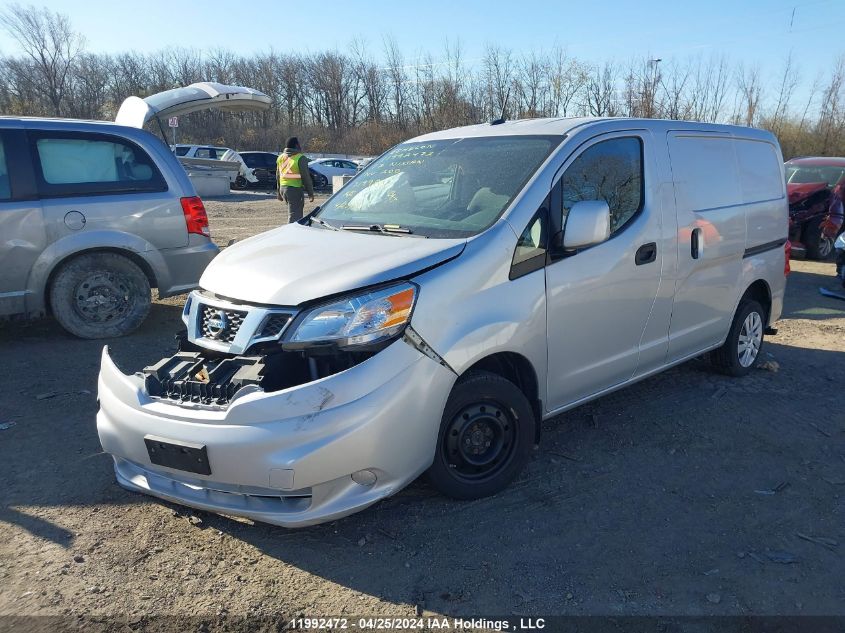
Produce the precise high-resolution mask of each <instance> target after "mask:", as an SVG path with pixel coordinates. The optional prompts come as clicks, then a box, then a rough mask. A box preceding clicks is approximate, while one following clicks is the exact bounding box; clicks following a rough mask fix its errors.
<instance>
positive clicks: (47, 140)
mask: <svg viewBox="0 0 845 633" xmlns="http://www.w3.org/2000/svg"><path fill="white" fill-rule="evenodd" d="M30 138H31V139H34V142H33V146H34V150H35V155H36V156H37V160H36V161H35V162H36V172H38V173H37V176H38V180H39V189H40V193H41V194H42V195H46V196H70V195H88V194H97V193H130V192H149V191H167V184H166V183H165V181H164V178H163V177H162V175H161V172H160V171H159V170H158V167H156V165H155V163H154V162H153V160H152V159H151V158H150V157H149V155H147V153H146V152H145V151H144V150H143V149H141V148H140V147H138V146H137V145H135V144H134V143H132V142H131V141H128V140H125V139H121V138H119V137H115V136H111V135H107V134H91V133H76V132H67V133H59V132H55V133H54V132H36V133H30Z"/></svg>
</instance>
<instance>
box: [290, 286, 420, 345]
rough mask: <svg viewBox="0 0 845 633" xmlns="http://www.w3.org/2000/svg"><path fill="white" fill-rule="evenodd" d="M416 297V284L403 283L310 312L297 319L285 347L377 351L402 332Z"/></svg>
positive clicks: (345, 299) (319, 307)
mask: <svg viewBox="0 0 845 633" xmlns="http://www.w3.org/2000/svg"><path fill="white" fill-rule="evenodd" d="M417 293H418V288H417V285H416V284H413V283H410V282H402V283H399V284H393V285H390V286H386V287H384V288H379V289H376V290H370V291H367V292H363V293H360V294H356V295H350V296H349V297H344V298H342V299H338V300H336V301H333V302H331V303H326V304H323V305H320V306H317V307H315V308H312V309H311V310H309V311H307V312H305V313H304V314H302V315H301V316H300V317H299V318H297V322H296V323H295V324H294V325H293V327H292V328H291V330H292V332H293V334H292V335H291V336H290V337H289V338H288V339H287V341H286V342H285V347H287V348H289V349H302V348H306V347H307V348H312V347H321V346H327V347H332V348H340V349H349V348H353V349H364V348H374V347H378V346H380V345H382V344H384V343H386V342H388V341H391V340H393V339H394V338H396V337H397V336H399V335H400V334H402V332H404V331H405V327H406V326H407V325H408V323H409V322H410V320H411V312H412V311H413V309H414V304H415V302H416V299H417Z"/></svg>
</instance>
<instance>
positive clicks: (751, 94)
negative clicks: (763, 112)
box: [734, 64, 763, 127]
mask: <svg viewBox="0 0 845 633" xmlns="http://www.w3.org/2000/svg"><path fill="white" fill-rule="evenodd" d="M736 85H737V89H738V95H737V97H738V105H737V108H738V109H737V113H736V115H735V117H734V118H735V120H736V122H737V123H744V124H745V125H747V126H749V127H750V126H752V125H754V123H755V122H756V121H757V117H758V112H759V109H760V99H761V97H762V92H763V88H762V86H761V85H760V69H759V68H758V67H756V66H752V67H748V68H746V67H745V66H743V65H742V64H740V65H739V70H738V71H737V74H736Z"/></svg>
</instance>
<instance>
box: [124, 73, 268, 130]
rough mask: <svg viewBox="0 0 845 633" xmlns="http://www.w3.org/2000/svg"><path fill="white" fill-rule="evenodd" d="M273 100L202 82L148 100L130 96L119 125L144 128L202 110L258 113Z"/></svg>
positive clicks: (244, 91)
mask: <svg viewBox="0 0 845 633" xmlns="http://www.w3.org/2000/svg"><path fill="white" fill-rule="evenodd" d="M270 101H271V100H270V97H268V96H267V95H266V94H264V93H263V92H259V91H258V90H253V89H252V88H244V87H242V86H226V85H223V84H218V83H212V82H201V83H196V84H191V85H190V86H185V87H184V88H174V89H173V90H165V91H164V92H158V93H156V94H154V95H150V96H149V97H146V98H145V99H141V98H140V97H128V98H126V99H125V100H124V101H123V103H122V104H121V105H120V109H119V110H118V111H117V116H116V117H115V119H114V121H115V123H118V124H120V125H127V126H129V127H136V128H143V127H144V124H145V123H147V122H148V121H150V120H152V119H153V118H157V119H158V121H159V125H162V123H161V121H162V120H163V119H166V118H169V117H173V116H182V115H184V114H189V113H191V112H197V111H199V110H215V109H216V110H224V111H227V112H255V111H261V110H268V109H269V108H270Z"/></svg>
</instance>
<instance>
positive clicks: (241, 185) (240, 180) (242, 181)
mask: <svg viewBox="0 0 845 633" xmlns="http://www.w3.org/2000/svg"><path fill="white" fill-rule="evenodd" d="M246 188H247V181H246V178H244V177H243V176H241V175H240V174H238V175H237V176H235V182H233V183H232V186H231V189H234V190H236V191H243V190H244V189H246Z"/></svg>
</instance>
